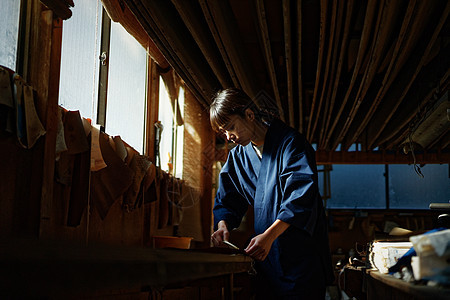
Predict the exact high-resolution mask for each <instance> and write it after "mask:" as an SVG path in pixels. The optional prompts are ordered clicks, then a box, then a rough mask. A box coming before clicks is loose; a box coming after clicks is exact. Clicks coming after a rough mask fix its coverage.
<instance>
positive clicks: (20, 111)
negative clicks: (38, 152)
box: [14, 74, 27, 148]
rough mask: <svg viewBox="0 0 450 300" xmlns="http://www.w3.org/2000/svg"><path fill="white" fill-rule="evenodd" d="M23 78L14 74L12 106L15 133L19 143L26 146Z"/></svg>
mask: <svg viewBox="0 0 450 300" xmlns="http://www.w3.org/2000/svg"><path fill="white" fill-rule="evenodd" d="M23 84H24V82H23V80H22V78H20V76H19V75H17V74H14V104H15V105H14V108H15V113H16V128H15V129H16V135H17V140H18V141H19V144H20V145H21V146H22V147H24V148H27V131H26V128H25V126H26V124H25V108H24V103H23Z"/></svg>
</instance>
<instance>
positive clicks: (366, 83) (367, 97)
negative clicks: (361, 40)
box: [344, 1, 412, 148]
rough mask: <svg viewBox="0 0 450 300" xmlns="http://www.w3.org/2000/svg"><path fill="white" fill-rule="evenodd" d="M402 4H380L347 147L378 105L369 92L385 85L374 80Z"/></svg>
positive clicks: (388, 46)
mask: <svg viewBox="0 0 450 300" xmlns="http://www.w3.org/2000/svg"><path fill="white" fill-rule="evenodd" d="M400 4H401V3H400V1H387V2H384V3H383V4H382V5H381V6H380V13H379V18H378V21H377V25H376V28H375V32H374V36H375V37H374V42H373V45H372V50H371V55H370V59H369V63H368V66H367V68H366V71H365V73H364V76H363V79H362V82H361V84H360V88H359V90H358V93H357V95H356V98H357V99H361V105H360V106H356V107H355V111H354V119H356V122H353V123H351V122H349V123H348V124H347V127H348V129H347V141H346V145H344V147H345V148H348V147H349V146H350V145H351V144H353V143H355V142H356V141H357V139H358V138H359V136H360V135H361V133H362V131H363V130H364V129H365V127H366V125H367V124H368V123H369V120H370V119H371V117H372V114H373V112H374V111H375V109H376V107H377V103H376V101H373V98H374V96H375V95H374V93H373V92H372V93H368V91H369V88H373V87H374V86H376V87H377V88H382V87H383V86H380V85H379V84H378V83H377V82H374V79H375V76H376V74H377V72H378V69H379V67H380V65H381V64H382V63H383V58H384V57H385V56H386V55H387V53H388V51H389V49H390V46H391V44H390V43H391V40H392V38H391V35H392V33H393V32H395V30H394V29H393V28H395V25H396V23H397V21H398V18H399V16H398V13H397V12H398V11H399V7H400ZM411 35H412V33H411ZM375 98H376V97H375ZM344 128H345V127H344Z"/></svg>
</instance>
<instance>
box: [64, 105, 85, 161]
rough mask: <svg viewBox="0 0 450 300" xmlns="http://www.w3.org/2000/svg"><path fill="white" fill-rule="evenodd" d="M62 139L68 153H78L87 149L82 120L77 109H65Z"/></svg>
mask: <svg viewBox="0 0 450 300" xmlns="http://www.w3.org/2000/svg"><path fill="white" fill-rule="evenodd" d="M64 139H65V142H66V145H67V148H68V150H67V151H68V152H69V154H78V153H82V152H85V151H87V150H88V149H89V144H88V140H87V138H86V133H85V131H84V127H83V121H82V120H81V115H80V112H79V111H78V110H76V111H67V112H66V113H65V115H64Z"/></svg>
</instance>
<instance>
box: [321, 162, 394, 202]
mask: <svg viewBox="0 0 450 300" xmlns="http://www.w3.org/2000/svg"><path fill="white" fill-rule="evenodd" d="M322 176H323V174H322ZM322 178H323V177H322ZM320 180H323V179H320ZM330 186H331V199H329V200H328V202H327V206H328V207H329V208H349V209H360V208H386V192H385V190H386V189H385V186H386V184H385V177H384V165H333V170H332V171H331V172H330Z"/></svg>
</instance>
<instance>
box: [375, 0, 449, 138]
mask: <svg viewBox="0 0 450 300" xmlns="http://www.w3.org/2000/svg"><path fill="white" fill-rule="evenodd" d="M427 3H428V2H427ZM424 9H425V8H424ZM428 9H429V8H426V9H425V10H428ZM438 10H439V9H438ZM449 12H450V2H447V5H446V7H445V9H444V10H443V11H442V15H441V17H440V19H439V21H438V22H437V25H436V27H434V26H431V25H432V23H433V22H436V21H434V20H433V18H430V19H429V20H428V22H427V23H428V24H429V26H431V27H432V29H429V30H428V31H425V32H424V34H423V35H424V36H425V37H426V36H430V37H431V38H430V40H429V42H428V43H427V44H426V49H425V50H423V49H421V48H422V47H420V45H419V46H418V47H415V49H414V53H413V55H411V56H412V58H411V60H410V62H409V63H408V64H407V66H406V69H405V70H402V75H403V76H402V77H401V78H400V79H399V82H397V83H396V84H395V86H396V87H401V88H397V89H395V90H393V91H392V92H391V93H389V94H387V95H386V96H385V97H383V98H384V100H383V103H382V105H380V108H379V109H378V110H377V112H376V114H375V115H374V116H373V118H372V122H378V123H376V124H379V125H378V126H377V128H376V129H375V128H369V132H368V141H369V145H374V144H375V142H376V141H379V140H380V139H379V137H380V135H381V133H382V132H383V131H384V129H385V127H386V126H387V125H388V122H389V121H390V120H391V117H392V115H393V113H394V112H395V110H396V109H397V107H398V106H399V105H400V103H401V102H402V100H403V99H404V98H405V96H406V94H407V92H408V91H409V90H410V88H411V85H412V84H413V82H414V80H415V79H416V78H417V76H418V74H419V72H420V71H421V70H422V67H423V65H424V64H425V62H427V61H428V60H429V55H430V53H431V51H432V49H433V46H435V43H436V40H437V38H438V36H439V33H440V32H441V29H442V28H443V26H444V24H445V23H446V21H447V17H448V15H449ZM422 44H423V43H422ZM447 56H448V55H447ZM398 72H399V71H398ZM430 75H431V74H430ZM392 76H393V75H392ZM408 102H409V103H410V102H411V101H408ZM393 104H394V107H393ZM414 105H415V106H416V107H417V103H414ZM388 106H389V107H388ZM394 122H397V121H396V120H394ZM392 129H393V128H391V130H392ZM397 129H398V128H397ZM391 132H392V131H391ZM384 140H385V139H384Z"/></svg>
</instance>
